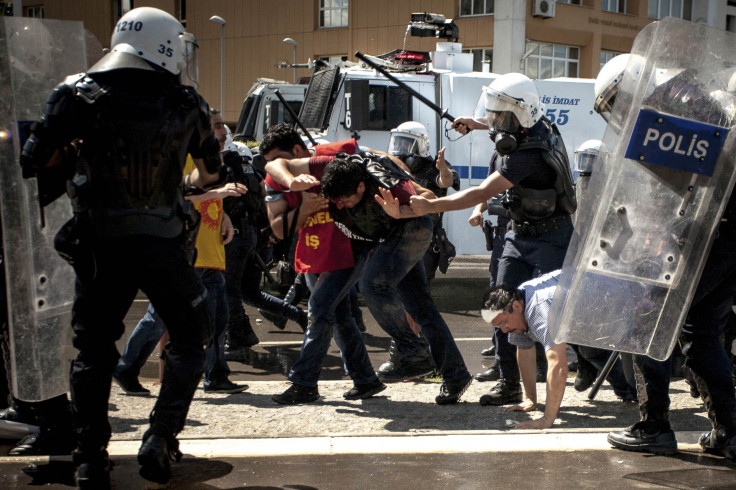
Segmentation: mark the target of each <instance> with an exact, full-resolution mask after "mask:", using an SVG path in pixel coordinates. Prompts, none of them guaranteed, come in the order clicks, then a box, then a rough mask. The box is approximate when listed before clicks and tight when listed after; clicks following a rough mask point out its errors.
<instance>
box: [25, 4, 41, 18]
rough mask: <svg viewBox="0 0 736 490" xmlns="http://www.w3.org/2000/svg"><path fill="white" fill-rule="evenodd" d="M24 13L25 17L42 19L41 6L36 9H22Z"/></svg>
mask: <svg viewBox="0 0 736 490" xmlns="http://www.w3.org/2000/svg"><path fill="white" fill-rule="evenodd" d="M24 9H25V11H26V15H25V16H26V17H34V18H36V19H43V6H36V7H24Z"/></svg>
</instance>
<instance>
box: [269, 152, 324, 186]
mask: <svg viewBox="0 0 736 490" xmlns="http://www.w3.org/2000/svg"><path fill="white" fill-rule="evenodd" d="M266 172H268V173H269V174H270V175H271V177H272V178H273V180H275V181H276V182H278V183H279V184H281V185H283V186H285V187H288V188H289V189H290V190H292V191H305V190H307V189H309V188H311V187H314V186H315V185H317V184H319V180H317V179H316V178H315V177H314V176H312V175H311V174H310V173H309V158H297V159H295V160H285V159H283V158H277V159H276V160H272V161H270V162H268V163H267V164H266Z"/></svg>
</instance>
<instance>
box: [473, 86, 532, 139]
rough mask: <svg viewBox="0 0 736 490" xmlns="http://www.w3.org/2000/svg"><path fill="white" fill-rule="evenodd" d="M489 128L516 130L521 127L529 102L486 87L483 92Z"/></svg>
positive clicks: (507, 130) (506, 130)
mask: <svg viewBox="0 0 736 490" xmlns="http://www.w3.org/2000/svg"><path fill="white" fill-rule="evenodd" d="M483 103H484V105H485V109H486V117H487V121H488V129H490V130H495V131H505V132H514V131H517V130H518V129H520V126H521V124H520V121H521V120H523V119H524V116H525V111H526V108H527V104H526V103H525V102H524V101H523V100H519V99H515V98H513V97H510V96H508V95H506V94H502V93H500V92H495V91H493V90H489V89H486V90H485V91H484V93H483Z"/></svg>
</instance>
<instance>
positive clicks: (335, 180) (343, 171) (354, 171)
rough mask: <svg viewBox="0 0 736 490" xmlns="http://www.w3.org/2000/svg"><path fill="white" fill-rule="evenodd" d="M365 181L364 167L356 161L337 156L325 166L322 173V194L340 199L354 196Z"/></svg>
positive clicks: (329, 197) (328, 197)
mask: <svg viewBox="0 0 736 490" xmlns="http://www.w3.org/2000/svg"><path fill="white" fill-rule="evenodd" d="M362 181H363V169H362V168H361V167H360V166H359V165H358V164H357V163H355V162H352V161H350V160H345V159H344V158H335V159H334V160H332V161H331V162H330V163H328V164H327V166H325V170H324V172H323V173H322V179H320V182H321V183H322V196H323V197H325V198H326V199H340V198H342V197H347V196H352V195H353V194H355V193H356V192H357V191H358V185H359V184H360V183H361V182H362Z"/></svg>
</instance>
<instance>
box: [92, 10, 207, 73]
mask: <svg viewBox="0 0 736 490" xmlns="http://www.w3.org/2000/svg"><path fill="white" fill-rule="evenodd" d="M110 46H111V47H112V48H111V50H110V52H109V53H108V54H107V55H105V57H104V58H102V60H100V62H98V63H97V64H96V65H95V66H94V67H92V68H91V69H90V70H89V71H90V73H94V72H101V71H109V70H114V69H118V68H135V69H143V70H152V69H154V68H153V67H159V68H161V69H164V70H166V71H168V72H169V73H171V74H173V75H181V77H182V82H183V83H190V84H192V85H195V86H196V85H197V82H198V73H197V48H198V43H197V39H196V38H195V37H194V36H193V35H192V34H189V33H187V32H186V30H185V29H184V27H183V26H182V25H181V23H180V22H179V21H178V20H176V19H175V18H174V17H173V16H171V15H170V14H168V13H166V12H164V11H163V10H159V9H157V8H152V7H139V8H135V9H133V10H131V11H129V12H128V13H126V14H125V15H123V16H122V17H121V18H120V20H118V22H117V24H115V28H114V29H113V34H112V38H111V39H110Z"/></svg>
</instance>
